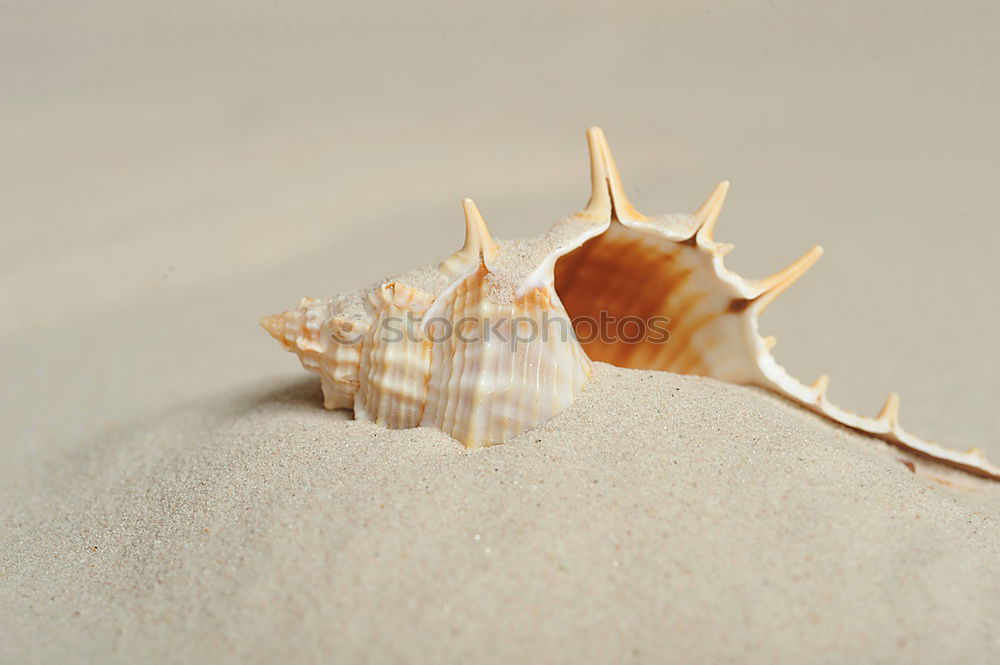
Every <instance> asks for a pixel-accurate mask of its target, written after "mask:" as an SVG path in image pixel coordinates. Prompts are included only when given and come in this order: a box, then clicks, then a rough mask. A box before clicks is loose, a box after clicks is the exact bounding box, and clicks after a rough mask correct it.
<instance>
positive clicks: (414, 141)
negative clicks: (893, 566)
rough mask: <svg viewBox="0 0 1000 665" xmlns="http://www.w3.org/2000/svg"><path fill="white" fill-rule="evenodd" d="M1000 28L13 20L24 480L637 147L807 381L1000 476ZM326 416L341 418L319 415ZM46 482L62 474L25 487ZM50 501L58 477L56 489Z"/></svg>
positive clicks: (477, 14)
mask: <svg viewBox="0 0 1000 665" xmlns="http://www.w3.org/2000/svg"><path fill="white" fill-rule="evenodd" d="M998 25H1000V9H998V6H997V5H996V4H995V3H990V2H963V3H942V2H913V1H910V0H907V1H906V2H880V3H871V2H838V3H825V2H797V3H791V2H785V1H783V0H771V1H770V2H728V3H697V2H673V3H663V4H660V5H656V4H653V3H648V4H646V3H606V4H591V3H580V2H573V3H551V4H543V3H537V2H526V3H514V2H505V3H496V4H485V3H481V4H471V5H470V4H461V3H444V2H442V3H433V4H432V3H408V2H400V3H378V4H375V3H355V4H348V3H324V2H317V3H280V4H279V3H272V2H232V3H225V2H190V3H175V2H169V3H166V2H165V3H159V4H152V3H135V2H96V1H95V2H88V3H66V2H61V3H60V2H15V3H5V4H4V6H3V7H2V8H0V224H2V229H3V232H2V243H0V252H2V262H0V366H2V367H3V368H4V371H3V381H2V385H0V391H2V399H0V422H2V423H3V432H2V433H3V437H2V441H0V444H2V449H0V453H2V456H3V460H4V463H3V464H2V465H0V466H2V474H0V480H4V479H8V478H13V477H14V476H22V477H23V476H25V474H26V472H28V471H32V470H40V469H41V467H40V466H39V464H40V463H41V462H42V461H44V460H45V459H46V458H48V457H49V456H53V455H54V456H61V455H64V454H65V453H66V452H68V451H70V450H71V449H73V448H75V447H78V446H81V445H84V444H86V443H87V442H88V441H90V440H91V439H93V438H94V437H97V436H100V435H101V433H102V432H103V431H105V430H106V429H107V428H109V427H117V426H119V425H120V424H122V423H123V422H126V421H129V420H133V419H142V418H144V417H147V416H150V415H152V414H155V413H157V412H159V411H161V410H163V409H166V408H169V407H171V406H172V405H175V404H177V403H179V402H182V401H187V400H198V399H199V398H201V397H204V396H208V395H214V394H218V393H220V392H222V391H226V390H228V389H232V388H235V387H245V386H247V385H248V384H253V383H255V382H258V381H260V380H262V379H265V378H266V377H269V376H282V375H283V376H298V373H299V372H300V371H301V370H299V369H298V367H297V365H296V363H295V361H294V359H293V358H292V357H291V356H289V355H287V354H283V353H281V352H280V351H279V350H278V349H277V348H276V347H275V345H274V343H273V341H271V340H270V339H269V338H268V337H267V335H266V334H265V333H264V332H263V331H262V330H260V329H259V328H258V327H257V319H258V317H259V316H260V315H262V314H265V313H270V312H273V311H276V310H279V309H283V308H285V307H287V306H289V305H292V304H293V303H294V302H295V301H296V300H297V298H298V297H299V296H301V295H307V294H308V295H317V296H327V295H332V294H334V293H337V292H340V291H346V290H351V289H354V288H356V287H360V286H363V285H365V284H367V283H368V282H371V281H372V280H375V279H378V278H380V277H381V276H383V275H386V274H388V273H392V272H397V271H401V270H404V269H408V268H411V267H415V266H419V265H423V264H427V263H429V262H431V261H434V260H437V259H438V258H440V257H441V256H442V255H444V254H445V253H447V252H448V251H450V250H451V249H452V248H454V247H455V246H457V244H458V243H459V242H460V239H461V233H462V232H461V227H462V223H461V212H460V207H459V200H460V198H461V197H463V196H472V197H474V198H475V199H476V201H477V202H478V203H479V205H480V208H481V209H482V210H483V212H484V214H485V215H486V217H487V220H488V221H489V222H490V224H491V227H492V228H493V230H494V232H495V233H496V235H498V236H501V237H513V236H520V235H525V234H530V233H534V232H536V231H538V230H539V229H541V228H543V227H545V226H546V225H548V224H549V223H550V222H552V221H554V220H555V219H557V218H559V217H561V216H563V215H566V214H569V213H571V212H573V211H574V210H576V209H577V208H579V207H580V206H582V205H583V203H584V202H585V201H586V198H587V183H588V181H587V176H586V159H585V144H584V137H583V131H584V129H585V128H586V127H587V126H588V125H591V124H598V125H601V126H603V127H604V129H605V130H606V131H607V133H608V136H609V139H610V141H611V143H612V147H613V148H614V150H615V153H616V155H617V157H618V161H619V164H620V165H621V167H622V169H623V171H624V175H625V177H626V181H627V186H628V191H629V194H630V196H631V197H632V199H633V201H634V202H635V203H636V204H637V206H639V208H640V209H642V210H644V211H647V212H650V213H659V212H666V211H681V210H690V209H693V208H694V207H696V206H697V205H698V204H699V203H700V202H701V200H702V199H703V198H704V197H705V196H706V195H707V194H708V192H709V191H710V190H711V187H712V186H713V184H714V183H715V182H716V181H717V180H720V179H723V178H725V179H729V180H731V181H732V183H733V189H732V191H731V194H730V200H729V205H728V206H727V208H726V211H725V212H724V214H723V219H722V220H721V221H720V225H719V236H720V237H721V239H722V240H727V241H732V242H735V243H736V244H737V250H736V252H735V253H734V254H733V255H732V256H731V259H730V262H731V264H732V265H733V266H734V267H735V268H737V269H738V270H740V271H741V272H743V273H744V274H748V275H751V276H756V275H760V274H764V273H768V272H770V271H772V270H774V269H777V268H778V267H780V266H782V265H784V264H785V263H786V262H787V261H789V260H791V259H792V258H794V257H796V256H798V254H799V253H800V252H801V251H803V250H804V249H805V248H807V247H808V246H809V245H811V244H812V243H820V244H822V245H824V246H825V248H826V249H827V255H826V256H825V257H824V259H823V260H822V261H821V262H820V264H819V265H818V266H817V267H816V268H815V269H814V270H813V272H812V273H810V275H808V276H807V277H806V278H805V279H804V280H803V281H802V283H801V284H800V285H799V286H798V287H797V288H795V289H794V290H793V291H792V292H790V293H789V294H788V295H787V296H785V298H784V299H783V300H782V302H781V303H780V304H779V305H776V306H774V307H773V308H771V310H769V312H768V315H767V318H766V322H765V328H766V332H768V333H774V334H776V335H777V336H778V338H779V346H778V348H777V349H776V352H775V353H776V355H777V356H778V358H779V360H780V361H782V362H783V363H784V364H785V365H786V366H787V367H789V369H790V370H791V371H792V372H793V373H794V374H796V375H798V376H800V377H802V378H803V379H806V380H811V379H812V378H813V377H814V376H815V375H817V374H819V373H820V372H829V373H830V374H831V375H832V378H833V387H832V390H831V395H832V397H833V398H834V399H835V400H837V401H839V402H841V403H843V404H844V405H845V406H847V407H851V408H856V409H859V410H863V411H874V410H876V409H877V408H878V407H879V406H880V404H881V401H882V399H883V398H884V395H885V393H886V392H888V391H889V390H893V389H895V390H898V391H899V392H900V393H901V394H902V397H903V421H904V424H905V425H906V426H907V427H908V428H909V429H911V430H912V431H914V432H917V433H920V434H923V435H926V436H929V437H932V438H939V439H940V440H942V441H943V442H946V443H949V444H952V445H955V446H957V447H960V448H964V447H966V446H968V445H978V446H980V447H982V448H984V449H985V450H987V452H989V453H990V454H991V456H992V457H993V458H994V459H997V458H1000V417H998V414H997V409H996V405H995V397H996V395H997V394H1000V353H998V352H997V347H996V342H995V339H996V324H997V316H998V314H997V307H996V302H997V296H996V294H997V288H998V286H1000V265H998V263H997V260H996V258H995V257H996V252H997V247H998V245H1000V225H998V222H1000V218H998V214H997V201H996V182H997V176H998V168H997V163H998V161H997V155H998V153H1000V128H998V123H997V118H998V117H1000V94H998V80H1000V79H998V76H997V71H998V65H1000V44H998V42H997V39H996V34H997V27H998ZM317 403H318V398H317ZM27 475H28V476H30V475H31V474H27ZM43 478H44V477H41V478H39V479H40V480H42V482H44V480H43Z"/></svg>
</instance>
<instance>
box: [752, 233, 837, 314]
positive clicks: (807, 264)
mask: <svg viewBox="0 0 1000 665" xmlns="http://www.w3.org/2000/svg"><path fill="white" fill-rule="evenodd" d="M821 256H823V248H822V247H820V246H819V245H816V246H815V247H813V248H812V249H810V250H809V251H808V252H806V253H805V254H803V255H802V256H800V257H799V258H797V259H796V260H795V261H793V262H792V263H791V265H789V266H788V267H786V268H784V269H782V270H779V271H778V272H776V273H774V274H773V275H771V276H770V277H766V278H764V279H762V280H760V281H759V282H757V287H758V289H759V291H760V293H759V295H758V296H757V297H756V298H755V299H754V304H756V306H757V313H758V314H759V313H761V312H763V311H764V310H765V309H767V307H768V306H769V305H770V304H771V303H773V302H774V301H775V300H776V299H777V298H778V296H780V295H781V294H782V293H784V292H785V290H786V289H787V288H788V287H790V286H791V285H792V284H794V283H795V282H797V281H798V280H799V278H800V277H802V275H804V274H806V271H808V270H809V269H810V268H812V267H813V265H814V264H815V263H816V261H818V260H819V257H821Z"/></svg>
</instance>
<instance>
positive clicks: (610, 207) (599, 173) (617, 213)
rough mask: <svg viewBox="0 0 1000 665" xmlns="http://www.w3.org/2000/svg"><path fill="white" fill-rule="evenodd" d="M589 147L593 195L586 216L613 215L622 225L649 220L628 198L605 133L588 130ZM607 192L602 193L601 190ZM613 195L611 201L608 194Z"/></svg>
mask: <svg viewBox="0 0 1000 665" xmlns="http://www.w3.org/2000/svg"><path fill="white" fill-rule="evenodd" d="M587 144H588V146H589V148H590V182H591V187H592V191H591V195H590V201H589V202H588V203H587V208H586V209H585V210H584V211H583V213H582V216H584V217H601V218H605V217H606V216H612V215H613V216H614V217H616V218H617V219H618V220H619V221H623V222H641V221H645V220H646V219H648V218H647V217H646V216H645V215H643V214H642V213H640V212H639V211H638V210H636V209H635V206H633V205H632V202H631V201H629V200H628V196H626V195H625V187H624V186H623V185H622V177H621V174H620V173H619V172H618V166H617V165H616V164H615V158H614V156H612V154H611V148H609V147H608V140H607V138H606V137H605V136H604V130H602V129H601V128H600V127H591V128H590V129H588V130H587ZM602 189H603V190H604V191H603V193H602V192H601V190H602ZM609 194H610V200H609V199H608V195H609Z"/></svg>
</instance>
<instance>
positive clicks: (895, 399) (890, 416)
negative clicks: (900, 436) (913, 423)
mask: <svg viewBox="0 0 1000 665" xmlns="http://www.w3.org/2000/svg"><path fill="white" fill-rule="evenodd" d="M876 420H878V421H879V422H881V423H885V424H886V425H888V426H889V429H896V425H898V424H899V395H898V394H897V393H889V396H888V397H887V398H886V400H885V405H884V406H883V407H882V410H881V411H879V414H878V417H877V418H876Z"/></svg>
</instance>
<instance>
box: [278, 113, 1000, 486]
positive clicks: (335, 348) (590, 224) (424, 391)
mask: <svg viewBox="0 0 1000 665" xmlns="http://www.w3.org/2000/svg"><path fill="white" fill-rule="evenodd" d="M587 143H588V146H589V153H590V175H591V196H590V200H589V201H588V203H587V205H586V207H585V208H584V209H583V210H582V211H580V212H578V213H576V214H575V215H573V216H572V217H569V218H566V219H563V220H561V221H559V222H557V223H556V224H555V225H554V226H553V227H552V228H550V229H549V231H548V232H547V233H545V234H543V235H541V236H538V237H536V238H531V239H521V240H513V241H502V240H495V239H494V238H493V237H492V236H491V235H490V232H489V230H488V229H487V227H486V223H485V221H484V220H483V217H482V216H481V215H480V213H479V211H478V209H477V208H476V206H475V204H474V203H473V202H472V201H471V200H470V199H465V200H464V202H463V206H464V210H465V243H464V245H463V246H462V248H461V249H459V250H458V251H457V252H455V253H454V254H452V255H451V256H449V257H448V258H446V259H445V260H444V261H442V262H441V263H440V264H439V265H438V266H433V267H430V268H425V269H422V270H416V271H412V272H410V273H406V274H403V275H399V276H397V277H394V278H391V279H389V280H387V281H386V282H384V283H382V284H378V285H376V286H374V287H372V288H369V289H366V290H363V291H360V292H358V293H354V294H350V295H346V296H340V297H338V298H334V299H333V300H330V301H320V300H315V299H311V298H304V299H303V300H302V301H301V302H300V303H299V306H298V308H297V309H295V310H292V311H289V312H285V313H283V314H277V315H273V316H268V317H265V318H264V319H263V320H262V321H261V325H263V327H264V328H265V329H266V330H267V331H268V332H269V333H270V334H271V335H272V336H273V337H274V338H275V339H277V340H278V341H279V342H281V344H282V345H283V346H284V347H285V348H286V349H288V350H290V351H292V352H294V353H296V354H297V355H298V357H299V360H300V361H301V363H302V365H303V367H305V368H306V369H307V370H309V371H312V372H316V373H318V374H319V375H320V378H321V384H322V389H323V395H324V406H325V407H326V408H328V409H337V408H350V409H353V410H354V415H355V417H356V418H358V419H363V420H369V421H371V422H375V423H378V424H381V425H384V426H386V427H390V428H407V427H421V426H424V427H436V428H438V429H440V430H442V431H444V432H446V433H447V434H449V435H451V436H452V437H454V438H456V439H458V440H459V441H460V442H461V443H462V444H464V445H465V446H467V447H478V446H484V445H490V444H494V443H501V442H503V441H507V440H509V439H511V438H513V437H515V436H517V435H519V434H521V433H523V432H525V431H528V430H530V429H533V428H535V427H537V426H539V425H541V424H542V423H544V422H546V421H547V420H549V419H550V418H552V417H553V416H555V415H556V414H558V413H559V412H560V411H562V410H563V409H565V408H566V407H567V406H568V405H569V404H570V403H571V402H572V401H573V399H574V398H575V397H576V395H578V394H579V393H580V392H581V391H582V390H584V388H585V387H586V384H587V381H588V379H589V377H590V374H591V363H592V362H593V361H600V362H607V363H611V364H614V365H618V366H622V367H631V368H638V369H653V370H662V371H669V372H676V373H681V374H696V375H701V376H707V377H711V378H714V379H717V380H720V381H726V382H729V383H735V384H741V385H752V386H759V387H762V388H766V389H768V390H770V391H772V392H774V393H777V394H778V395H781V396H783V397H784V398H786V399H788V400H790V401H792V402H794V403H796V404H798V405H800V406H803V407H805V408H806V409H809V410H810V411H813V412H815V413H817V414H819V415H820V416H822V417H824V418H827V419H829V420H831V421H834V422H836V423H839V424H841V425H844V426H847V427H849V428H851V429H854V430H856V431H859V432H862V433H864V434H868V435H870V436H873V437H876V438H878V439H881V440H883V441H885V442H887V443H890V444H892V445H894V446H897V447H899V448H901V449H904V450H907V451H909V452H911V453H914V454H916V455H918V456H922V457H927V458H930V459H933V460H936V461H938V462H941V463H944V464H948V465H951V466H953V467H957V468H959V469H963V470H965V471H968V472H971V473H973V474H977V475H980V476H985V477H988V478H995V479H1000V468H997V467H996V466H994V465H992V464H991V463H990V462H988V461H987V460H986V459H985V457H983V455H982V453H980V452H979V451H977V450H974V449H973V450H969V451H967V452H964V453H963V452H959V451H956V450H952V449H950V448H946V447H943V446H941V445H938V444H936V443H933V442H929V441H925V440H923V439H921V438H919V437H917V436H915V435H913V434H911V433H909V432H907V431H906V430H905V429H903V427H902V426H901V425H900V423H899V416H898V413H899V398H898V396H896V395H895V394H892V395H890V396H889V397H888V399H887V401H886V403H885V406H884V407H883V408H882V410H881V412H880V413H879V414H878V415H877V416H875V417H866V416H861V415H857V414H854V413H851V412H849V411H847V410H845V409H842V408H840V407H837V406H836V405H834V404H832V403H831V402H830V401H829V400H828V399H827V397H826V393H827V388H828V386H829V379H828V378H827V377H826V376H825V375H824V376H821V377H820V378H819V379H818V380H817V381H816V382H815V383H813V384H812V385H805V384H803V383H801V382H800V381H798V380H797V379H795V378H793V377H792V376H790V375H789V374H788V372H786V371H785V369H784V368H782V367H781V365H779V364H778V362H777V361H776V360H775V358H774V357H773V356H772V355H771V349H772V348H773V346H774V344H775V340H774V338H773V337H762V336H761V335H760V333H759V319H760V316H761V314H762V313H763V312H764V310H765V309H766V308H767V307H768V305H770V304H771V303H772V302H773V301H774V300H775V299H776V298H777V297H778V296H779V295H781V293H783V292H784V291H785V290H786V289H787V288H788V287H789V286H791V285H792V284H793V283H794V282H795V281H796V280H798V279H799V278H800V277H801V276H802V275H803V274H804V273H805V272H806V271H807V270H808V269H809V268H810V267H811V266H812V265H813V264H814V263H815V262H816V261H817V259H819V257H820V256H821V255H822V253H823V250H822V249H821V248H820V247H818V246H817V247H813V248H812V249H810V250H809V251H807V252H806V253H805V254H803V255H802V256H801V257H800V258H799V259H797V260H796V261H794V262H793V263H792V264H791V265H789V266H788V267H787V268H785V269H783V270H780V271H778V272H777V273H775V274H774V275H771V276H770V277H767V278H764V279H759V280H748V279H744V278H743V277H741V276H739V275H737V274H736V273H734V272H732V271H730V270H729V269H727V268H726V266H725V262H724V257H725V255H726V254H727V253H728V252H729V251H731V250H732V246H731V245H727V244H722V243H719V242H717V241H716V240H715V237H714V229H715V225H716V222H717V221H718V219H719V214H720V212H721V210H722V206H723V203H724V201H725V198H726V192H727V190H728V188H729V183H727V182H722V183H719V184H718V185H717V186H716V188H715V190H714V191H713V192H712V193H711V195H709V197H708V199H707V200H706V201H705V203H704V204H703V205H702V206H701V207H700V208H698V210H696V211H695V212H694V213H693V214H674V215H661V216H655V217H648V216H646V215H643V214H642V213H640V212H638V211H637V210H636V209H635V207H634V206H633V205H632V204H631V203H630V202H629V200H628V198H627V197H626V195H625V192H624V188H623V187H622V181H621V176H620V174H619V172H618V168H617V166H616V165H615V161H614V158H613V157H612V155H611V151H610V149H609V148H608V144H607V141H606V139H605V137H604V133H603V132H602V131H601V130H600V129H599V128H596V127H595V128H591V129H590V130H588V131H587ZM608 322H614V324H615V326H616V328H615V329H614V330H613V331H611V332H612V333H613V334H609V330H608V329H607V324H608ZM628 326H631V330H633V331H634V332H635V334H626V333H625V330H626V327H628Z"/></svg>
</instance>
